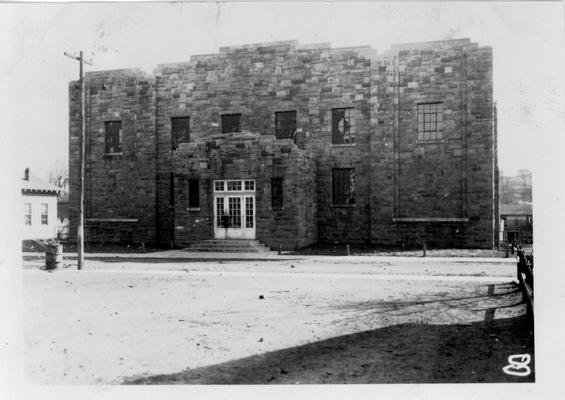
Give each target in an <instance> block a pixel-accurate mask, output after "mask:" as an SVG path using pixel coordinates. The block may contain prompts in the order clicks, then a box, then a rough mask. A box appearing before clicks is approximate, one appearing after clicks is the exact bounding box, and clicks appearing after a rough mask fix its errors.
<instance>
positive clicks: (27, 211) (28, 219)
mask: <svg viewBox="0 0 565 400" xmlns="http://www.w3.org/2000/svg"><path fill="white" fill-rule="evenodd" d="M24 224H25V225H31V203H24Z"/></svg>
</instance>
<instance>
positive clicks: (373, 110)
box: [69, 39, 498, 249]
mask: <svg viewBox="0 0 565 400" xmlns="http://www.w3.org/2000/svg"><path fill="white" fill-rule="evenodd" d="M85 85H86V115H85V117H86V154H85V159H86V166H85V170H86V173H85V232H86V233H85V239H86V241H88V242H123V243H153V244H157V245H165V246H171V245H174V246H178V247H183V246H187V245H189V244H193V243H197V242H200V241H203V240H207V239H214V238H216V239H223V238H236V239H237V238H239V239H257V240H259V241H260V242H262V243H265V244H266V245H268V246H270V247H272V248H277V249H278V248H279V246H280V245H283V246H284V248H285V249H295V248H301V247H304V246H308V245H311V244H315V243H351V244H355V243H358V244H368V243H371V244H376V245H387V246H401V245H406V246H420V245H422V244H423V243H426V244H427V245H428V247H448V246H449V247H470V248H491V247H492V246H493V245H494V243H495V238H496V237H497V232H495V230H496V224H495V221H496V220H497V219H498V216H497V215H496V214H497V212H498V211H497V210H498V207H496V206H495V205H496V203H497V201H498V194H497V192H498V189H497V184H496V182H497V180H496V179H495V176H496V174H497V156H496V140H497V138H496V130H495V125H494V119H495V111H494V103H493V85H492V49H491V48H490V47H482V46H479V45H478V44H476V43H473V42H471V41H470V40H469V39H457V40H446V41H437V42H426V43H411V44H402V45H394V46H392V47H391V48H390V50H388V51H387V52H385V53H384V54H377V52H376V51H374V50H373V49H372V48H371V47H368V46H364V47H351V48H331V46H330V45H329V44H316V45H308V46H300V45H299V44H298V43H297V42H295V41H288V42H275V43H266V44H253V45H244V46H233V47H222V48H220V51H219V53H218V54H210V55H198V56H192V57H190V61H187V62H184V63H175V64H164V65H159V66H158V67H157V68H156V69H155V71H154V73H152V74H148V73H145V72H142V71H141V70H137V69H123V70H109V71H95V72H88V73H86V76H85ZM69 103H70V138H69V152H70V161H69V171H70V210H71V218H70V233H71V235H73V234H74V235H76V226H77V222H78V214H77V210H78V200H79V192H78V189H79V146H80V127H81V125H80V87H79V84H78V82H70V84H69Z"/></svg>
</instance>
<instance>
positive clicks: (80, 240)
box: [65, 50, 92, 270]
mask: <svg viewBox="0 0 565 400" xmlns="http://www.w3.org/2000/svg"><path fill="white" fill-rule="evenodd" d="M65 56H67V57H69V58H73V59H75V60H78V61H79V63H80V71H79V83H80V121H81V124H80V151H79V156H80V157H79V158H80V161H79V169H80V200H79V217H78V229H77V252H78V269H79V270H80V269H82V266H83V264H84V164H85V161H84V158H85V157H84V153H85V131H86V118H85V108H86V107H85V99H86V96H85V90H84V71H83V64H88V65H92V61H90V60H88V61H87V60H85V59H84V56H83V53H82V50H81V51H80V53H79V55H78V56H77V55H76V54H69V53H67V52H65Z"/></svg>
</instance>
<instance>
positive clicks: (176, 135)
mask: <svg viewBox="0 0 565 400" xmlns="http://www.w3.org/2000/svg"><path fill="white" fill-rule="evenodd" d="M171 139H172V149H173V150H176V149H177V148H178V146H179V143H188V142H190V117H176V118H171Z"/></svg>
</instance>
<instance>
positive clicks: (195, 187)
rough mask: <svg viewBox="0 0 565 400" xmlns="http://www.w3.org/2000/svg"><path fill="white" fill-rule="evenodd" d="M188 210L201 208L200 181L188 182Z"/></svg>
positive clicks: (190, 180)
mask: <svg viewBox="0 0 565 400" xmlns="http://www.w3.org/2000/svg"><path fill="white" fill-rule="evenodd" d="M188 208H200V181H199V180H198V179H189V180H188Z"/></svg>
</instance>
